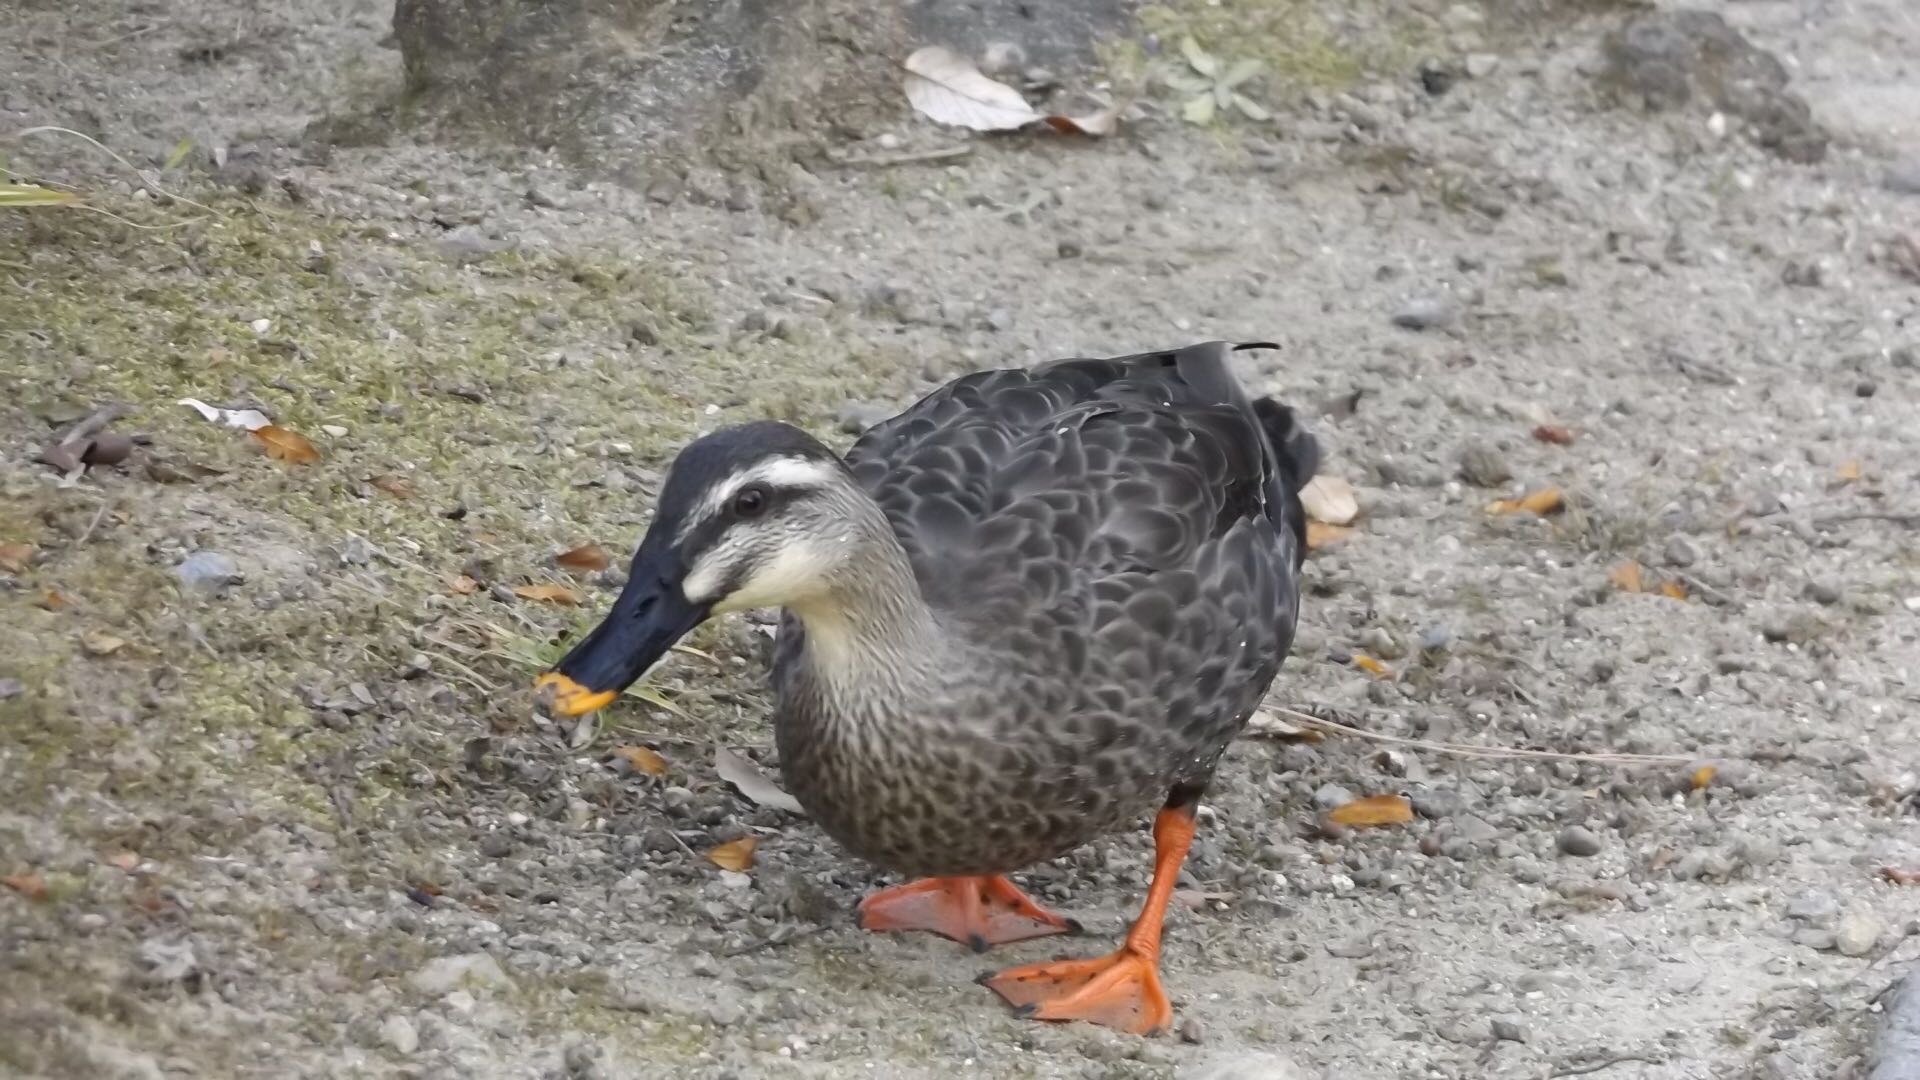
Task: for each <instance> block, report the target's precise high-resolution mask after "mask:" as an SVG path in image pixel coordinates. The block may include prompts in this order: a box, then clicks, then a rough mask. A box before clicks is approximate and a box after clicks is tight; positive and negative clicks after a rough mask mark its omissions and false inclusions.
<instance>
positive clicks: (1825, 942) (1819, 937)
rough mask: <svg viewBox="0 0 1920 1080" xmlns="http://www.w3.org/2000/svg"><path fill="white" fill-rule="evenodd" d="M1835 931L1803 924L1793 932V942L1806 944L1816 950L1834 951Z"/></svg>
mask: <svg viewBox="0 0 1920 1080" xmlns="http://www.w3.org/2000/svg"><path fill="white" fill-rule="evenodd" d="M1833 941H1834V936H1833V931H1831V930H1822V929H1821V928H1820V927H1818V926H1803V927H1801V928H1800V929H1798V930H1795V931H1794V932H1793V943H1794V944H1796V945H1804V946H1806V947H1807V948H1809V949H1812V950H1814V951H1816V952H1832V951H1833Z"/></svg>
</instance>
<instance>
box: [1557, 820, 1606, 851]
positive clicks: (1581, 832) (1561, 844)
mask: <svg viewBox="0 0 1920 1080" xmlns="http://www.w3.org/2000/svg"><path fill="white" fill-rule="evenodd" d="M1554 844H1555V846H1557V847H1558V848H1559V849H1560V852H1561V854H1563V855H1572V856H1575V857H1576V858H1585V857H1587V856H1590V855H1598V854H1600V838H1599V837H1597V836H1595V835H1593V833H1592V832H1590V831H1588V830H1587V829H1585V828H1583V827H1582V826H1579V825H1572V826H1568V827H1567V828H1565V829H1562V830H1561V832H1560V836H1559V839H1557V840H1555V841H1554Z"/></svg>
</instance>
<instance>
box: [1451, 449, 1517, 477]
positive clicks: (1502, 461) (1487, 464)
mask: <svg viewBox="0 0 1920 1080" xmlns="http://www.w3.org/2000/svg"><path fill="white" fill-rule="evenodd" d="M1460 477H1461V479H1463V480H1465V481H1466V482H1467V483H1469V484H1473V485H1475V486H1477V487H1483V488H1496V487H1499V486H1500V485H1502V484H1504V483H1506V482H1507V481H1509V480H1511V479H1513V469H1512V468H1511V467H1510V466H1508V464H1507V459H1506V458H1505V457H1503V456H1502V455H1501V453H1500V451H1498V450H1496V449H1494V448H1493V447H1492V446H1489V445H1487V444H1486V443H1471V444H1469V445H1467V446H1465V447H1463V448H1462V449H1461V451H1460Z"/></svg>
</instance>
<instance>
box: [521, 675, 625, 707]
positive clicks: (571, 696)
mask: <svg viewBox="0 0 1920 1080" xmlns="http://www.w3.org/2000/svg"><path fill="white" fill-rule="evenodd" d="M533 692H534V696H535V699H536V700H537V701H538V702H539V703H540V708H541V709H542V711H544V712H545V713H546V714H547V715H548V716H555V717H572V716H584V715H586V714H587V713H590V712H592V711H594V710H595V709H604V708H606V707H607V706H609V705H611V704H613V700H614V699H615V698H617V697H619V696H620V691H618V690H589V689H587V688H586V687H584V686H581V685H580V684H579V683H577V682H574V681H573V680H572V679H569V678H567V677H566V676H565V675H562V674H560V673H559V672H557V671H549V672H547V673H546V674H544V675H542V676H540V677H539V678H538V679H536V680H534V683H533Z"/></svg>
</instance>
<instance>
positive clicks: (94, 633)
mask: <svg viewBox="0 0 1920 1080" xmlns="http://www.w3.org/2000/svg"><path fill="white" fill-rule="evenodd" d="M80 647H81V648H82V649H85V650H86V651H87V655H89V656H112V655H113V654H114V653H117V652H119V651H120V650H121V649H124V648H126V647H127V639H126V638H123V637H115V636H113V635H112V634H109V633H106V632H105V631H101V630H89V631H87V632H86V633H84V634H81V635H80Z"/></svg>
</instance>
